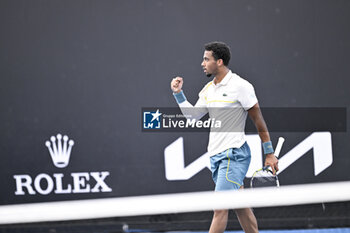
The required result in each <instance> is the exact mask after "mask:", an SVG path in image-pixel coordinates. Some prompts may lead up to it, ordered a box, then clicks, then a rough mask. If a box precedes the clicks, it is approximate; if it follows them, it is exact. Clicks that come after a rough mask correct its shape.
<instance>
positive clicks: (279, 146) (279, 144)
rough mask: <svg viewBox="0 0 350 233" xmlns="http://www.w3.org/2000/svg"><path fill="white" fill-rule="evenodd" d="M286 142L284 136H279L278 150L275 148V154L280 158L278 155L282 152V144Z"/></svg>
mask: <svg viewBox="0 0 350 233" xmlns="http://www.w3.org/2000/svg"><path fill="white" fill-rule="evenodd" d="M283 143H284V138H283V137H279V138H278V142H277V146H276V150H275V156H276V157H277V158H278V156H279V155H280V152H281V148H282V145H283Z"/></svg>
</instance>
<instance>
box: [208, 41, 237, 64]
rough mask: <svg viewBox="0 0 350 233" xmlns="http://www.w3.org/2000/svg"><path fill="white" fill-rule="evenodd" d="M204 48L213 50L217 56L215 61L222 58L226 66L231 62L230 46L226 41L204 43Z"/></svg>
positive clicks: (214, 55)
mask: <svg viewBox="0 0 350 233" xmlns="http://www.w3.org/2000/svg"><path fill="white" fill-rule="evenodd" d="M204 48H205V50H206V51H212V52H213V57H214V58H215V61H217V60H219V59H222V61H223V63H224V65H225V66H227V65H228V63H229V62H230V59H231V52H230V47H228V46H227V45H226V44H225V43H223V42H218V41H214V42H210V43H208V44H206V45H204Z"/></svg>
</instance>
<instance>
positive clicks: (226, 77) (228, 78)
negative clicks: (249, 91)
mask: <svg viewBox="0 0 350 233" xmlns="http://www.w3.org/2000/svg"><path fill="white" fill-rule="evenodd" d="M231 76H232V71H231V70H229V71H228V72H227V74H226V75H225V77H224V78H223V79H222V80H221V82H220V83H218V84H216V85H215V83H214V80H213V81H212V82H213V84H214V85H215V86H225V85H227V83H228V81H229V80H230V79H231Z"/></svg>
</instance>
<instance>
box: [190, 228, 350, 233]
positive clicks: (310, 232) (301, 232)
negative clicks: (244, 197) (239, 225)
mask: <svg viewBox="0 0 350 233" xmlns="http://www.w3.org/2000/svg"><path fill="white" fill-rule="evenodd" d="M225 232H226V233H244V232H243V231H225ZM259 232H260V233H350V228H328V229H298V230H260V231H259ZM183 233H204V232H193V231H192V232H183Z"/></svg>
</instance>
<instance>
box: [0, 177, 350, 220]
mask: <svg viewBox="0 0 350 233" xmlns="http://www.w3.org/2000/svg"><path fill="white" fill-rule="evenodd" d="M349 200H350V182H349V181H346V182H332V183H321V184H307V185H290V186H283V187H280V188H257V189H244V190H239V191H225V192H195V193H182V194H164V195H152V196H138V197H122V198H104V199H93V200H79V201H61V202H48V203H35V204H20V205H4V206H0V224H14V223H29V222H48V221H65V220H81V219H97V218H109V217H122V216H140V215H152V214H169V213H185V212H196V211H208V210H214V209H237V208H245V207H273V206H290V205H299V204H313V203H323V202H338V201H349Z"/></svg>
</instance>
